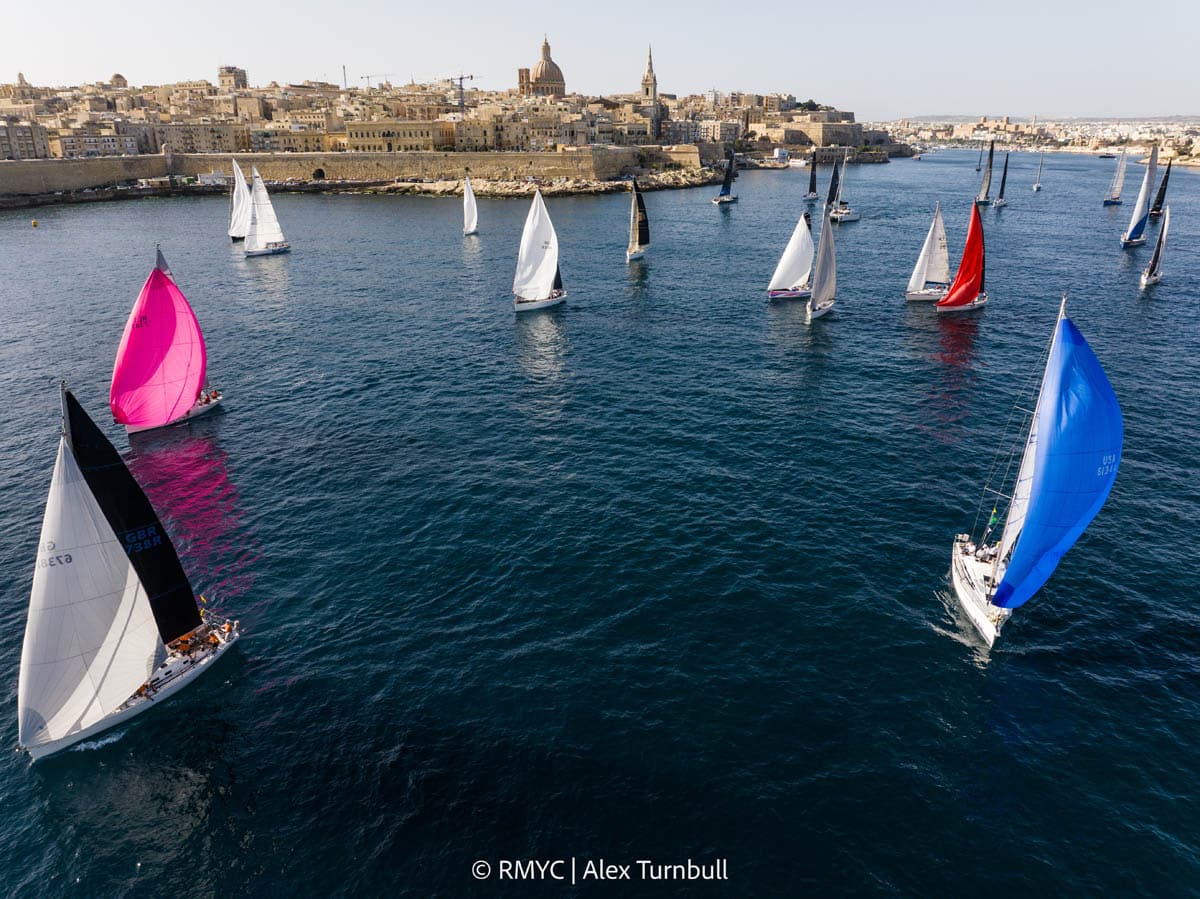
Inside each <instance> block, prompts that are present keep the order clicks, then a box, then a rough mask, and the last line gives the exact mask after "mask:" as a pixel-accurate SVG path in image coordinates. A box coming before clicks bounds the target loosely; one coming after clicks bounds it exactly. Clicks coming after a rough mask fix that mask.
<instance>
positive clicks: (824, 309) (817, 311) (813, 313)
mask: <svg viewBox="0 0 1200 899" xmlns="http://www.w3.org/2000/svg"><path fill="white" fill-rule="evenodd" d="M833 302H834V301H833V300H830V301H829V302H828V303H827V304H826V305H824V306H817V307H815V308H814V307H813V305H812V303H809V304H808V308H807V310H806V312H807V313H808V320H809V321H810V322H813V321H816V320H817V319H818V318H821V317H822V316H824V315H828V314H829V310H831V309H832V308H833Z"/></svg>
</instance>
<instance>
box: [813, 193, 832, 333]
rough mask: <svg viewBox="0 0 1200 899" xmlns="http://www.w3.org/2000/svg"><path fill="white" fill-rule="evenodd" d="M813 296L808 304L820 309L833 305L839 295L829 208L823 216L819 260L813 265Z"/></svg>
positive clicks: (814, 308) (818, 246)
mask: <svg viewBox="0 0 1200 899" xmlns="http://www.w3.org/2000/svg"><path fill="white" fill-rule="evenodd" d="M812 282H813V285H812V297H811V298H809V301H808V305H809V309H811V310H814V311H816V310H820V309H823V308H825V307H828V306H832V305H833V299H834V297H835V296H837V255H836V253H835V252H834V246H833V227H832V225H831V223H830V218H829V210H828V209H826V210H825V215H824V216H823V217H822V218H821V234H820V235H819V240H818V242H817V260H816V263H815V265H814V267H813V279H812Z"/></svg>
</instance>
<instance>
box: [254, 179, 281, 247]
mask: <svg viewBox="0 0 1200 899" xmlns="http://www.w3.org/2000/svg"><path fill="white" fill-rule="evenodd" d="M250 173H251V178H252V180H253V182H254V186H253V187H252V188H251V190H250V198H251V201H252V202H251V214H250V227H249V229H248V230H247V232H246V252H247V253H252V252H254V251H255V250H265V249H267V248H269V247H271V246H272V245H275V246H279V245H281V244H284V243H286V241H285V240H284V238H283V229H282V228H280V227H279V219H277V218H276V217H275V207H274V206H272V205H271V198H270V197H269V196H267V186H266V185H265V184H263V179H262V176H261V175H260V174H259V173H258V169H256V168H251V169H250Z"/></svg>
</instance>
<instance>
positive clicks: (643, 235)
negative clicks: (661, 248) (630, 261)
mask: <svg viewBox="0 0 1200 899" xmlns="http://www.w3.org/2000/svg"><path fill="white" fill-rule="evenodd" d="M633 194H634V196H635V197H637V242H638V246H639V247H648V246H650V218H649V216H647V215H646V201H645V200H643V199H642V192H641V191H640V190H638V186H637V182H636V181H634V182H633Z"/></svg>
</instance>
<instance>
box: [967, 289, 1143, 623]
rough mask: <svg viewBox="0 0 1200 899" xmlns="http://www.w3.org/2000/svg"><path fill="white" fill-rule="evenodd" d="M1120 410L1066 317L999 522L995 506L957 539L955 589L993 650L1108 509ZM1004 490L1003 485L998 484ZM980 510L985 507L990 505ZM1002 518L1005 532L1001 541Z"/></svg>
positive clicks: (1058, 326) (1062, 315) (1120, 434)
mask: <svg viewBox="0 0 1200 899" xmlns="http://www.w3.org/2000/svg"><path fill="white" fill-rule="evenodd" d="M1123 439H1124V427H1123V424H1122V420H1121V407H1120V405H1119V404H1118V403H1117V397H1116V394H1115V393H1114V392H1113V389H1112V385H1111V384H1110V383H1109V381H1108V377H1107V376H1106V375H1105V373H1104V369H1103V368H1102V367H1101V365H1100V362H1099V360H1098V359H1097V358H1096V356H1095V354H1094V353H1093V352H1092V348H1091V347H1090V346H1088V342H1087V341H1086V340H1084V338H1083V335H1082V334H1080V333H1079V329H1078V328H1076V327H1075V324H1074V323H1073V322H1072V321H1071V320H1070V319H1069V318H1067V316H1066V298H1065V297H1064V298H1063V302H1062V305H1061V306H1060V307H1059V312H1058V321H1057V322H1056V323H1055V326H1054V334H1053V337H1052V338H1051V342H1050V351H1049V354H1048V356H1047V359H1046V368H1045V371H1044V372H1043V375H1042V383H1041V388H1040V390H1039V391H1038V398H1037V405H1036V406H1035V408H1034V411H1033V413H1032V416H1031V418H1030V422H1029V430H1028V432H1027V433H1026V435H1025V449H1024V451H1023V452H1022V454H1021V465H1020V468H1019V470H1018V471H1017V477H1016V482H1015V483H1014V484H1013V486H1012V492H1011V494H1004V493H1000V492H998V491H989V492H991V493H993V495H995V496H998V497H1000V498H1001V499H1006V500H1008V508H1007V510H1006V512H1005V513H1004V514H1003V516H1001V514H1000V511H999V505H1000V504H999V502H996V503H994V504H992V509H991V512H990V514H989V515H988V518H987V524H986V526H985V527H984V529H983V532H982V535H981V536H980V538H979V539H978V540H975V539H973V538H972V535H971V534H957V535H956V536H955V538H954V544H953V547H952V550H951V565H950V571H951V579H952V581H953V584H954V593H955V595H956V597H957V598H958V601H959V604H960V605H961V606H962V608H963V611H964V612H966V615H967V618H968V619H969V620H970V622H971V624H972V626H973V627H974V628H975V629H976V630H977V631H978V632H979V634H980V635H981V636H982V637H983V639H984V640H985V641H986V643H987V644H988V646H991V645H992V644H993V643H994V642H995V640H996V637H997V636H998V635H999V634H1000V629H1001V627H1003V625H1004V623H1005V621H1007V620H1008V618H1009V616H1011V615H1012V612H1013V610H1014V609H1016V608H1019V607H1020V606H1022V605H1023V604H1024V603H1025V602H1026V601H1028V600H1029V599H1030V598H1031V597H1033V596H1034V595H1035V594H1036V593H1037V592H1038V590H1040V589H1041V588H1042V585H1043V584H1045V583H1046V581H1047V580H1049V578H1050V576H1051V575H1052V574H1053V573H1054V569H1055V568H1056V567H1057V566H1058V563H1059V560H1060V559H1062V557H1063V556H1064V555H1065V554H1066V552H1067V551H1068V550H1069V549H1070V548H1071V547H1072V546H1073V545H1074V544H1075V543H1076V541H1078V540H1079V538H1080V537H1081V536H1082V534H1083V532H1084V531H1085V530H1086V529H1087V526H1088V525H1089V524H1090V523H1091V521H1092V519H1093V518H1095V517H1096V514H1097V513H1098V512H1099V511H1100V509H1101V507H1103V505H1104V501H1105V499H1106V498H1107V497H1108V494H1109V491H1110V490H1111V489H1112V485H1113V481H1115V480H1116V477H1117V468H1118V467H1119V465H1120V463H1121V448H1122V443H1123ZM1001 486H1005V485H1001ZM983 508H986V506H984V507H983ZM1001 517H1003V519H1004V525H1003V529H1002V530H1001V532H1000V534H999V537H998V538H996V537H994V534H995V530H994V529H995V528H996V526H997V525H998V524H999V522H1000V519H1001Z"/></svg>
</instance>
